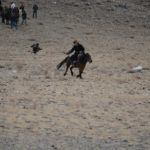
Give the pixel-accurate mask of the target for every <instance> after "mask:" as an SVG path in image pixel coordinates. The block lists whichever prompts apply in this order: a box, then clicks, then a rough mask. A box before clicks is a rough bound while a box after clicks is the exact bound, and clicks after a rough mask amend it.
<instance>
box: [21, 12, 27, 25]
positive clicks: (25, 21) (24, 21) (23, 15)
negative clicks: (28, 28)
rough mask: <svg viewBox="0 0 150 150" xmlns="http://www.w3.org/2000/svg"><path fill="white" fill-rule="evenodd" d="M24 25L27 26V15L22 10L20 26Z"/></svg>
mask: <svg viewBox="0 0 150 150" xmlns="http://www.w3.org/2000/svg"><path fill="white" fill-rule="evenodd" d="M24 23H25V25H27V13H26V11H25V10H23V12H22V23H21V24H22V25H23V24H24Z"/></svg>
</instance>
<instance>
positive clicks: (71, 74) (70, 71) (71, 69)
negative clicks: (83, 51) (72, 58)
mask: <svg viewBox="0 0 150 150" xmlns="http://www.w3.org/2000/svg"><path fill="white" fill-rule="evenodd" d="M73 68H74V67H73V66H72V67H70V72H71V75H72V76H73V71H72V69H73Z"/></svg>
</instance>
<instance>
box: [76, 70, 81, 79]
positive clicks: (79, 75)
mask: <svg viewBox="0 0 150 150" xmlns="http://www.w3.org/2000/svg"><path fill="white" fill-rule="evenodd" d="M79 77H80V79H82V72H81V71H80V72H79V74H78V75H77V78H79Z"/></svg>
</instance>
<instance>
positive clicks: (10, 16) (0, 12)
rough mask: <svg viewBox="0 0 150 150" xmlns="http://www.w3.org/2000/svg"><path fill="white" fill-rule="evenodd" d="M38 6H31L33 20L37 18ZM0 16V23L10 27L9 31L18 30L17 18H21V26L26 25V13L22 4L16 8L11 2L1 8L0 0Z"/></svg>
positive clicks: (0, 2)
mask: <svg viewBox="0 0 150 150" xmlns="http://www.w3.org/2000/svg"><path fill="white" fill-rule="evenodd" d="M37 11H38V6H37V4H34V5H33V16H32V17H33V18H37ZM0 16H1V22H2V23H4V24H6V25H10V26H11V29H13V28H16V29H18V24H19V17H20V16H21V18H22V21H21V25H23V24H25V25H27V12H26V10H25V7H24V3H23V2H22V3H21V5H20V7H18V6H16V4H15V3H14V2H11V3H10V5H9V6H7V5H5V6H3V4H2V1H1V0H0Z"/></svg>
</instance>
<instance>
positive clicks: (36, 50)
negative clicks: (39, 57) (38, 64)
mask: <svg viewBox="0 0 150 150" xmlns="http://www.w3.org/2000/svg"><path fill="white" fill-rule="evenodd" d="M31 47H32V52H33V53H34V54H36V53H37V52H38V51H40V50H42V49H41V48H40V47H39V43H36V44H33V45H32V46H31Z"/></svg>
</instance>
